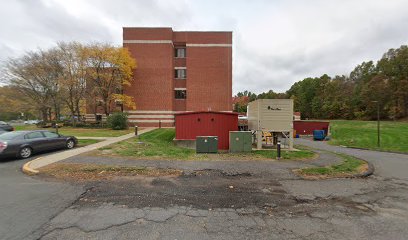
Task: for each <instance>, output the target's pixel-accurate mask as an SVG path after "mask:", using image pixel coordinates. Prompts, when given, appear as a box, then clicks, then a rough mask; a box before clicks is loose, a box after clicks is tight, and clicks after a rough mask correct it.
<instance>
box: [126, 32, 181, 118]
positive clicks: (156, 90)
mask: <svg viewBox="0 0 408 240" xmlns="http://www.w3.org/2000/svg"><path fill="white" fill-rule="evenodd" d="M123 36H124V40H171V37H172V32H171V29H170V31H169V29H155V31H153V30H152V29H145V28H141V29H132V28H131V29H124V32H123ZM123 46H124V47H127V48H128V49H129V51H130V53H131V55H132V56H133V57H134V58H135V59H136V61H137V68H136V70H135V71H134V80H133V83H132V86H130V87H126V88H125V90H124V92H125V93H126V94H128V95H130V96H133V97H134V99H135V102H136V109H137V110H152V111H155V110H156V111H157V110H167V111H171V110H173V101H172V100H173V96H174V83H173V75H174V67H173V55H174V53H173V51H174V50H173V45H172V44H171V43H150V44H145V43H124V44H123Z"/></svg>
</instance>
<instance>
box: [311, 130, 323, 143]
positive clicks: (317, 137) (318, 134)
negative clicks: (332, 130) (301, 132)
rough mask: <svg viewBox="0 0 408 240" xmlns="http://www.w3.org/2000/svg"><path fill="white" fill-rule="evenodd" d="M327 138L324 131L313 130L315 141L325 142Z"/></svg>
mask: <svg viewBox="0 0 408 240" xmlns="http://www.w3.org/2000/svg"><path fill="white" fill-rule="evenodd" d="M325 137H326V134H325V132H324V130H313V140H315V141H316V140H318V141H323V140H324V138H325Z"/></svg>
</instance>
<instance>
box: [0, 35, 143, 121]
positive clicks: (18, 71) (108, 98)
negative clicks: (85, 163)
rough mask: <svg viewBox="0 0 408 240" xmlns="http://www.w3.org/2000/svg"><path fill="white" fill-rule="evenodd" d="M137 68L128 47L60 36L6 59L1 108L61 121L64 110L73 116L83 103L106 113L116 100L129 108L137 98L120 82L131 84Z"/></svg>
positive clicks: (81, 111)
mask: <svg viewBox="0 0 408 240" xmlns="http://www.w3.org/2000/svg"><path fill="white" fill-rule="evenodd" d="M135 68H136V61H135V60H134V59H133V58H132V57H131V56H130V53H129V51H128V50H127V49H126V48H122V47H115V46H112V45H110V44H105V43H92V44H81V43H78V42H69V43H65V42H60V43H58V44H57V45H56V46H55V47H53V48H50V49H45V50H44V49H38V50H36V51H30V52H27V53H25V54H24V55H23V56H21V57H18V58H12V59H9V60H8V61H7V63H6V65H5V68H4V70H3V72H2V78H1V80H2V82H3V84H6V85H5V86H3V87H1V88H0V92H4V93H7V94H4V95H3V96H2V97H3V98H4V100H3V101H1V103H0V107H1V108H2V110H1V112H3V111H4V112H7V111H10V112H16V111H17V112H18V111H21V112H29V113H31V114H33V112H39V113H40V114H41V118H42V120H43V121H50V120H53V121H59V120H60V119H61V115H62V114H64V115H69V117H70V119H71V120H72V121H73V122H75V121H76V119H79V118H80V117H81V116H83V115H84V114H85V113H86V108H87V109H89V110H90V112H91V113H94V114H96V113H97V111H98V108H99V109H100V110H101V111H102V112H103V113H104V114H106V115H109V114H110V113H111V112H112V111H113V110H115V108H116V106H117V105H120V106H121V107H122V108H123V106H125V107H127V108H130V109H132V108H134V107H135V103H134V101H133V99H132V97H130V96H128V95H126V94H125V93H123V86H124V85H130V84H131V82H132V74H133V70H134V69H135ZM13 93H14V94H13ZM15 96H18V97H17V98H16V97H15ZM10 106H15V107H13V108H10ZM3 109H4V110H3Z"/></svg>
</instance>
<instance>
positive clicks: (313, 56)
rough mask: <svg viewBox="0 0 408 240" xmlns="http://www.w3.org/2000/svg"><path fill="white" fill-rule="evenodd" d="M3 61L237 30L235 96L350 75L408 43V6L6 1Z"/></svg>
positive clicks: (342, 0) (316, 0)
mask: <svg viewBox="0 0 408 240" xmlns="http://www.w3.org/2000/svg"><path fill="white" fill-rule="evenodd" d="M0 3H1V5H2V7H1V8H0V22H1V24H0V60H5V59H7V58H8V57H16V56H19V55H21V54H22V53H24V51H28V50H35V49H36V48H39V47H40V48H48V47H52V46H54V45H55V43H56V42H58V41H71V40H75V41H80V42H84V43H86V42H92V41H102V42H110V43H113V44H115V45H118V46H120V45H121V43H122V27H124V26H126V27H132V26H134V27H172V28H173V30H176V31H186V30H194V31H211V30H218V31H220V30H222V31H233V57H234V58H233V91H234V93H236V92H238V91H243V90H246V89H247V90H250V91H253V92H256V93H260V92H262V91H267V90H269V89H272V90H274V91H277V92H282V91H286V90H287V89H289V87H290V86H291V85H292V84H293V83H294V82H296V81H299V80H302V79H304V78H306V77H317V76H321V75H323V74H324V73H327V74H329V75H331V76H334V75H342V74H348V73H349V72H350V71H351V70H352V69H353V68H354V67H355V66H356V65H357V64H359V63H361V62H363V61H367V60H378V59H379V58H380V57H381V56H382V54H383V53H384V52H385V51H387V50H388V49H389V48H397V47H399V46H400V45H403V44H407V43H408V14H407V10H408V1H406V0H382V1H380V0H376V1H375V0H358V1H357V0H338V1H337V0H304V1H301V0H298V1H294V0H293V1H290V0H285V1H283V0H282V1H278V0H265V1H263V0H259V1H244V0H242V1H238V0H231V1H221V0H218V1H217V0H214V1H210V0H202V1H200V0H191V1H188V0H144V1H141V0H113V1H112V0H19V1H16V0H9V1H7V0H1V1H0Z"/></svg>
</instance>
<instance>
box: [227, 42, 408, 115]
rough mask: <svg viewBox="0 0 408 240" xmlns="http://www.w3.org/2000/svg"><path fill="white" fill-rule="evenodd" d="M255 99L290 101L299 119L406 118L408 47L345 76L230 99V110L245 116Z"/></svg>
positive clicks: (315, 79) (358, 66)
mask: <svg viewBox="0 0 408 240" xmlns="http://www.w3.org/2000/svg"><path fill="white" fill-rule="evenodd" d="M259 98H291V99H293V100H294V110H295V111H299V112H301V114H302V118H312V119H371V120H372V119H376V118H377V108H378V109H379V111H380V117H381V118H382V119H393V120H395V119H401V118H406V117H408V47H407V46H406V45H403V46H401V47H399V48H397V49H390V50H388V51H387V52H386V53H384V54H383V56H382V58H381V59H380V60H378V61H377V62H374V61H368V62H363V63H361V64H359V65H357V66H356V67H355V68H354V69H353V70H352V71H351V72H350V74H348V75H342V76H334V77H330V76H328V75H327V74H324V75H322V76H320V77H309V78H305V79H303V80H301V81H298V82H296V83H294V84H293V85H292V86H291V88H290V89H289V90H287V91H286V92H285V93H275V92H273V91H272V90H270V91H268V92H264V93H261V94H258V95H257V94H255V93H251V92H248V91H244V92H239V93H238V94H237V95H236V96H234V100H233V102H234V103H235V105H234V110H235V111H237V112H246V106H247V104H248V102H250V101H253V100H255V99H259Z"/></svg>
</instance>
